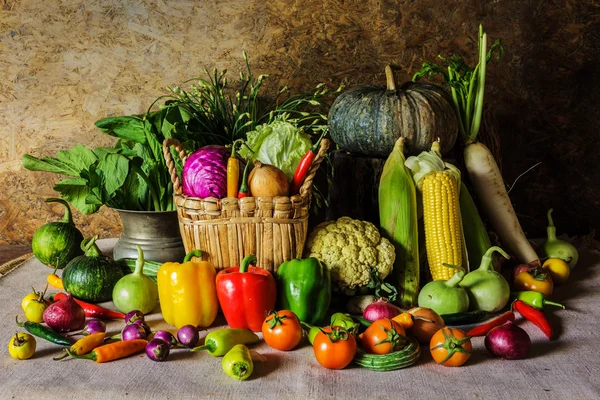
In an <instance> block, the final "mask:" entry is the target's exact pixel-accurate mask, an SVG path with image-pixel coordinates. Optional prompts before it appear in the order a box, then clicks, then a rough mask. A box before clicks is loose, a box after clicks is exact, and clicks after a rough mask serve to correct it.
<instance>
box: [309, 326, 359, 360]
mask: <svg viewBox="0 0 600 400" xmlns="http://www.w3.org/2000/svg"><path fill="white" fill-rule="evenodd" d="M332 329H333V331H332V332H327V333H323V332H319V333H318V334H317V336H316V337H315V341H314V343H313V350H314V353H315V358H316V359H317V361H318V362H319V364H321V365H322V366H324V367H325V368H329V369H343V368H346V366H348V364H350V363H351V362H352V360H353V359H354V356H355V355H356V339H354V336H353V335H351V334H349V333H348V332H347V331H346V330H344V329H343V328H341V327H339V326H334V327H333V328H332Z"/></svg>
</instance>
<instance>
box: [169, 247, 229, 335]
mask: <svg viewBox="0 0 600 400" xmlns="http://www.w3.org/2000/svg"><path fill="white" fill-rule="evenodd" d="M201 256H202V251H200V250H193V251H191V252H189V253H188V254H187V255H186V256H185V259H184V260H183V263H182V264H180V263H165V264H163V265H162V266H161V267H160V268H159V269H158V273H157V281H158V297H159V300H160V308H161V311H162V315H163V318H164V320H165V321H166V322H167V323H168V324H169V325H172V326H175V327H177V329H179V328H181V327H182V326H184V325H194V326H197V327H201V328H206V327H208V326H210V325H211V324H212V323H213V322H214V320H215V318H216V317H217V312H218V310H219V300H218V298H217V288H216V284H215V277H216V275H217V272H216V270H215V267H214V266H213V265H212V264H211V263H209V262H207V261H200V262H192V261H190V260H191V259H192V257H198V258H199V257H201Z"/></svg>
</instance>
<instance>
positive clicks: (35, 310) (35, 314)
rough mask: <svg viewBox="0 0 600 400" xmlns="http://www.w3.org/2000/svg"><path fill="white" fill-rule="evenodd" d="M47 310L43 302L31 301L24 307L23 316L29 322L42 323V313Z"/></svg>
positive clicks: (46, 305)
mask: <svg viewBox="0 0 600 400" xmlns="http://www.w3.org/2000/svg"><path fill="white" fill-rule="evenodd" d="M46 308H48V304H46V302H45V301H41V302H40V301H37V300H33V301H30V302H29V304H27V307H25V316H26V317H27V319H28V320H29V321H31V322H37V323H40V322H44V311H46Z"/></svg>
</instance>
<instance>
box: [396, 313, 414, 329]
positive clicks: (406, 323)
mask: <svg viewBox="0 0 600 400" xmlns="http://www.w3.org/2000/svg"><path fill="white" fill-rule="evenodd" d="M392 321H396V322H397V323H399V324H400V326H402V327H403V328H404V329H409V328H411V327H412V326H413V324H414V321H413V315H412V314H411V313H409V312H408V311H406V312H403V313H400V314H398V315H396V316H395V317H394V318H392Z"/></svg>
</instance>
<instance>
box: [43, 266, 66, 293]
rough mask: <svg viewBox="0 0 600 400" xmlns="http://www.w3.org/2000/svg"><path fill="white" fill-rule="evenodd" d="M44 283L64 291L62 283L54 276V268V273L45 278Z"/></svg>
mask: <svg viewBox="0 0 600 400" xmlns="http://www.w3.org/2000/svg"><path fill="white" fill-rule="evenodd" d="M46 281H47V282H48V283H49V284H50V286H53V287H55V288H57V289H61V290H64V289H65V287H64V286H63V283H62V279H61V278H60V277H59V276H58V275H56V268H54V271H53V272H52V273H51V274H50V275H48V276H47V277H46Z"/></svg>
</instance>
